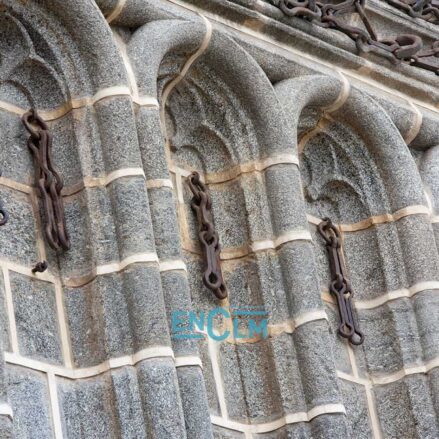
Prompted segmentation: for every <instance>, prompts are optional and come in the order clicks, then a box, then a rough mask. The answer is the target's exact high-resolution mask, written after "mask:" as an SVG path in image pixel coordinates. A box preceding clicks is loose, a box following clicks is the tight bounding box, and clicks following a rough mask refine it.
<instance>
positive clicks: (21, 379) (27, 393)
mask: <svg viewBox="0 0 439 439" xmlns="http://www.w3.org/2000/svg"><path fill="white" fill-rule="evenodd" d="M7 376H8V398H9V401H10V402H11V405H12V408H13V410H14V416H15V420H14V422H13V427H14V430H13V437H14V438H18V439H28V438H29V439H40V438H52V437H54V436H53V430H52V421H51V414H50V408H49V390H48V388H47V380H46V377H45V375H44V374H42V373H39V372H35V371H32V370H29V369H25V368H21V367H16V366H10V367H8V370H7ZM6 437H7V436H6Z"/></svg>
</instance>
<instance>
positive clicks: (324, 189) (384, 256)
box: [275, 76, 439, 438]
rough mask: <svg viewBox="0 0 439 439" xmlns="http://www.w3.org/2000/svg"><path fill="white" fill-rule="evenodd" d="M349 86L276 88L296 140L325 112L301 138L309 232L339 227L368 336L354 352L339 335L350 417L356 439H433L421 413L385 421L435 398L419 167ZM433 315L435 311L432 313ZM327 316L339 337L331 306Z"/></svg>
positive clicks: (429, 237)
mask: <svg viewBox="0 0 439 439" xmlns="http://www.w3.org/2000/svg"><path fill="white" fill-rule="evenodd" d="M346 85H347V83H346V80H344V82H343V81H340V80H339V79H338V78H325V77H321V76H318V77H313V76H310V77H306V78H300V79H298V80H287V81H283V82H281V83H279V84H277V85H276V87H275V88H276V92H277V94H278V96H279V99H280V100H281V102H282V105H283V107H284V109H285V113H286V115H287V118H288V120H289V129H290V130H291V132H292V133H293V136H294V139H297V132H298V127H300V126H306V122H305V125H304V123H301V121H300V118H301V114H302V113H303V110H304V109H308V110H309V109H311V110H313V111H314V112H315V113H317V114H319V113H320V117H317V118H315V120H316V121H318V122H319V123H318V125H317V127H314V128H313V127H309V126H307V131H305V132H303V131H302V132H301V138H299V139H297V140H296V142H297V143H296V145H299V149H300V151H301V155H300V158H299V160H300V168H301V174H302V182H303V185H304V195H305V201H306V204H307V211H308V214H310V215H311V216H310V217H309V219H310V221H311V224H310V227H311V229H314V230H315V226H314V225H315V224H317V223H318V222H319V218H323V217H325V216H331V217H332V218H333V219H334V221H335V222H336V223H338V224H339V227H340V229H341V231H342V236H343V246H344V252H345V259H346V264H347V268H348V271H349V275H350V280H351V282H352V285H353V289H354V292H355V303H356V306H357V312H358V316H359V320H360V326H361V327H362V330H363V331H364V332H365V334H366V338H365V342H364V345H363V347H362V348H355V349H354V351H352V350H351V348H346V346H345V343H344V342H342V341H341V340H340V339H339V338H337V341H336V342H335V347H334V349H335V351H336V352H337V354H336V358H337V360H338V361H337V369H338V370H339V376H341V377H342V378H344V379H342V380H341V381H340V385H341V388H342V389H343V392H344V393H345V398H346V399H345V401H346V404H349V403H348V402H347V401H348V400H349V396H348V395H352V392H354V393H355V394H356V395H357V396H356V398H357V403H358V405H357V408H356V412H355V416H352V418H350V419H349V420H350V421H351V428H352V429H353V434H354V435H355V436H356V437H358V436H361V435H365V437H367V436H368V435H370V434H371V428H374V431H375V433H374V434H376V431H377V430H381V432H382V434H383V435H384V436H385V437H389V436H390V437H403V436H407V437H419V438H421V437H425V436H428V435H434V433H433V431H434V429H435V428H436V427H435V425H433V426H432V425H431V424H429V423H425V422H422V420H421V418H420V417H419V413H418V412H417V411H416V410H413V412H412V413H411V414H410V416H405V417H404V419H401V420H400V421H399V422H397V423H392V422H389V420H388V419H387V418H386V412H387V410H389V407H390V408H391V409H392V410H393V408H394V409H395V410H398V407H399V405H400V404H401V401H409V400H413V399H414V398H418V397H420V396H419V395H420V394H418V393H417V391H418V390H419V389H421V388H422V389H423V390H422V391H421V392H422V394H429V392H430V391H429V373H426V372H428V371H429V370H430V367H431V366H429V365H430V364H432V362H433V363H434V361H435V360H434V359H435V358H436V357H437V350H436V349H435V348H432V344H431V337H432V332H431V331H430V330H429V328H428V323H427V321H426V314H425V311H426V309H427V308H428V307H429V306H431V303H434V302H435V301H434V300H433V301H432V297H434V295H435V294H437V290H436V288H437V286H438V284H437V282H436V279H437V276H438V274H439V271H438V269H439V264H438V261H439V259H438V254H437V250H436V248H435V240H434V235H433V231H432V228H431V225H430V210H429V207H428V204H427V201H426V199H425V196H424V188H423V185H422V182H421V178H420V175H419V172H418V170H417V167H416V163H415V160H414V159H413V157H412V155H411V154H410V151H409V149H408V148H407V146H406V144H405V142H404V141H403V139H402V137H401V135H400V133H399V131H398V129H397V128H396V127H395V126H394V124H393V123H392V121H391V119H390V117H389V116H388V115H387V114H386V112H385V111H384V110H383V109H382V107H381V106H380V105H378V104H377V103H376V102H374V100H373V99H372V98H371V97H369V96H368V95H366V94H364V93H362V92H360V91H359V90H357V89H355V88H353V87H352V88H350V89H349V88H348V87H347V86H346ZM304 114H305V113H304ZM294 147H295V146H294V143H293V148H294ZM427 173H428V172H427ZM313 236H314V244H315V254H316V258H317V260H318V265H319V277H320V282H321V290H322V292H323V297H324V298H325V300H327V301H328V302H331V300H330V296H329V295H328V293H327V291H328V285H329V272H328V271H329V270H328V259H327V255H326V252H325V249H324V245H323V242H322V240H321V238H320V237H319V235H318V233H317V232H315V234H314V235H313ZM325 291H326V292H325ZM428 303H430V305H428ZM431 312H432V313H434V314H436V313H437V312H438V310H437V309H436V307H435V306H431ZM327 313H328V315H329V316H330V319H331V320H332V321H333V323H334V329H333V331H334V333H336V322H337V315H336V312H335V309H334V308H333V305H331V304H328V305H327ZM408 345H410V349H409V350H407V349H406V348H407V346H408ZM404 346H405V348H404ZM349 351H350V353H349ZM409 351H410V352H409ZM352 352H354V354H355V355H354V357H355V360H354V359H353V355H352ZM411 370H413V372H410V371H411ZM418 371H420V372H421V373H417V372H418ZM412 373H413V374H414V375H411V374H412ZM432 373H433V372H432ZM406 375H411V376H406ZM350 377H353V378H352V380H351V378H350ZM355 377H365V378H366V379H365V380H364V381H361V380H358V379H356V378H355ZM354 382H356V383H357V384H353V383H354ZM414 382H416V386H417V388H416V389H415V388H414V387H413V384H414ZM371 389H373V397H372V394H371V393H370V392H371ZM367 401H369V402H367ZM425 402H426V406H425V410H427V411H428V412H429V413H430V414H431V416H433V417H437V411H436V410H437V408H436V409H435V405H434V404H435V401H434V400H433V399H430V398H427V400H426V401H425ZM367 407H368V408H369V409H367ZM367 417H370V418H371V419H370V421H366V418H367ZM371 426H372V427H371Z"/></svg>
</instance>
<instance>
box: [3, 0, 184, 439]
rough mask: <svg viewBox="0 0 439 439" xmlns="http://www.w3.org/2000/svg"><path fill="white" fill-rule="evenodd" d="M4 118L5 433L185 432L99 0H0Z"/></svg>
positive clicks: (142, 196) (129, 106)
mask: <svg viewBox="0 0 439 439" xmlns="http://www.w3.org/2000/svg"><path fill="white" fill-rule="evenodd" d="M31 106H34V107H35V108H36V110H37V111H38V112H39V114H40V115H41V116H42V117H43V118H44V119H45V120H46V121H47V123H48V125H49V129H50V131H51V132H52V134H53V139H54V140H53V142H54V144H53V159H54V163H55V166H56V167H57V169H58V170H59V172H60V174H61V175H62V177H63V179H64V190H63V200H64V204H65V210H66V218H67V228H68V230H69V233H70V237H71V244H72V245H71V249H70V250H69V251H68V252H65V253H59V254H55V253H54V252H52V251H51V250H50V249H49V248H47V246H46V244H45V242H44V238H43V235H42V227H41V224H40V223H39V221H38V219H37V216H38V215H37V214H38V194H37V192H36V190H35V188H34V186H33V184H34V167H33V163H32V159H31V156H30V153H29V151H28V150H27V146H26V138H27V134H26V132H25V130H24V128H23V126H22V124H21V121H20V116H21V115H22V114H23V113H24V112H25V111H27V110H28V109H29V107H31ZM0 120H1V125H2V136H1V140H0V156H1V159H2V171H3V172H2V179H1V181H0V197H1V199H2V200H3V201H4V203H5V205H6V206H7V208H8V210H9V212H10V221H9V222H8V224H7V225H6V226H4V227H2V228H1V229H0V239H1V241H2V249H1V250H0V265H1V267H2V280H1V282H0V284H1V285H2V287H1V289H0V290H1V300H0V305H1V306H0V311H1V313H2V316H1V318H0V320H1V322H2V323H1V325H2V326H1V327H2V329H1V334H2V351H5V352H2V353H4V356H5V359H6V366H3V364H2V365H1V375H0V376H1V377H2V379H3V377H5V378H4V379H5V386H3V382H2V386H1V387H2V404H1V405H0V407H1V409H0V410H1V414H2V415H3V416H4V422H3V419H2V422H1V423H0V437H2V438H3V437H4V438H6V437H14V435H15V436H16V437H31V436H32V437H39V438H46V437H47V438H49V437H57V438H60V437H66V438H67V437H69V438H70V437H72V438H73V437H78V434H79V435H80V436H81V437H84V438H93V437H109V438H110V437H111V438H113V437H114V438H115V437H129V436H130V435H132V434H133V432H135V435H136V437H139V438H148V439H153V438H158V437H175V438H183V439H184V438H185V437H186V431H185V421H184V414H183V410H182V403H181V398H180V393H179V385H182V386H184V385H186V386H189V388H191V385H192V382H191V380H190V379H189V378H188V379H187V380H186V381H184V382H181V383H180V384H179V383H178V378H177V373H176V360H175V355H174V352H173V351H172V347H171V340H170V334H169V330H168V325H167V320H166V310H165V305H164V300H163V293H162V283H161V278H160V267H159V264H158V257H157V254H156V248H155V243H154V235H153V229H152V221H151V215H150V209H149V203H148V194H147V188H146V183H145V176H144V172H143V169H142V161H141V155H140V150H139V143H138V138H137V131H136V125H135V118H134V111H133V102H132V99H131V91H130V88H129V83H128V79H127V75H126V71H125V67H124V65H123V62H122V57H121V56H120V54H119V51H118V49H117V47H116V46H115V43H114V40H113V35H112V33H111V30H110V28H109V27H108V24H107V23H106V22H105V20H104V18H103V16H102V14H101V12H100V11H99V9H98V8H97V7H96V5H95V4H94V2H67V3H65V2H62V1H56V0H55V1H49V2H25V3H23V2H15V1H8V0H5V1H1V2H0ZM42 259H46V260H47V261H48V265H49V268H48V270H47V271H46V272H44V273H37V274H34V273H32V272H31V269H32V267H33V266H34V264H35V263H36V262H38V261H41V260H42ZM4 372H5V373H4ZM189 376H190V374H189ZM3 390H4V391H3ZM8 404H10V406H12V409H13V412H14V416H15V419H14V421H12V416H11V411H12V410H11V409H10V408H9V407H10V406H9V405H8Z"/></svg>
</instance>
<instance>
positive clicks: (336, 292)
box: [318, 218, 364, 345]
mask: <svg viewBox="0 0 439 439" xmlns="http://www.w3.org/2000/svg"><path fill="white" fill-rule="evenodd" d="M318 231H319V233H320V235H321V236H322V237H323V239H324V240H325V243H326V250H327V251H328V256H329V267H330V271H331V283H330V286H329V291H330V293H331V294H332V295H333V296H334V297H335V299H336V301H337V307H338V313H339V317H340V324H339V326H338V333H339V334H340V336H342V337H344V338H347V339H348V340H349V342H350V343H351V344H353V345H360V344H362V343H363V341H364V334H363V333H362V332H361V331H360V329H359V327H358V322H357V318H356V315H355V311H354V309H353V304H352V296H353V292H352V288H351V284H350V282H349V279H348V278H347V275H346V274H347V273H346V267H345V265H344V260H343V253H342V247H341V239H340V232H339V230H338V229H337V227H336V226H335V225H334V224H333V223H332V221H331V220H330V219H329V218H325V219H324V220H323V221H322V222H321V223H320V224H319V225H318Z"/></svg>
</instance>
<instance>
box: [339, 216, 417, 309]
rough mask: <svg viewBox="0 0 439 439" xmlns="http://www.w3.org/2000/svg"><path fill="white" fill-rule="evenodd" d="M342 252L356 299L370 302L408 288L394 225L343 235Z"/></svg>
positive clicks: (384, 225)
mask: <svg viewBox="0 0 439 439" xmlns="http://www.w3.org/2000/svg"><path fill="white" fill-rule="evenodd" d="M343 251H344V254H345V260H346V269H347V271H348V276H349V279H350V281H351V283H352V289H353V292H354V295H355V296H354V297H355V298H356V299H358V300H370V299H373V298H375V297H379V296H380V295H382V294H385V293H387V292H388V291H392V290H397V289H400V288H407V287H408V286H409V285H410V284H409V283H408V282H409V281H408V279H407V276H406V269H405V264H404V259H403V256H402V253H401V247H400V246H399V237H398V232H397V229H396V227H395V224H392V223H390V224H382V225H378V226H374V227H370V228H368V229H365V230H360V231H357V232H353V233H344V234H343Z"/></svg>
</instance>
